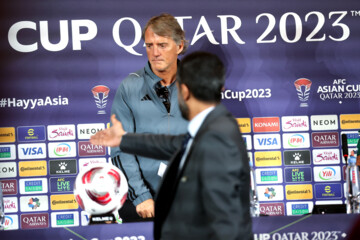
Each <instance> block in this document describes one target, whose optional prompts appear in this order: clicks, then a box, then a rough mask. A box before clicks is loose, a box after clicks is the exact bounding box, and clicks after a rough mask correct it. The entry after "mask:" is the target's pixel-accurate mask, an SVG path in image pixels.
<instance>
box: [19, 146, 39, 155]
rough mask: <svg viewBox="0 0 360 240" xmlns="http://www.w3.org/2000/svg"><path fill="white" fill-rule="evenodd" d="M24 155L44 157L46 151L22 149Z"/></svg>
mask: <svg viewBox="0 0 360 240" xmlns="http://www.w3.org/2000/svg"><path fill="white" fill-rule="evenodd" d="M21 150H22V151H23V154H24V155H43V154H44V151H43V149H42V147H39V148H38V147H32V148H21Z"/></svg>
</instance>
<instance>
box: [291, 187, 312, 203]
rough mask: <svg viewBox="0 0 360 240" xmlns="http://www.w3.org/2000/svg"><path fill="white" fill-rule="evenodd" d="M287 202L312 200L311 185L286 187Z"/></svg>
mask: <svg viewBox="0 0 360 240" xmlns="http://www.w3.org/2000/svg"><path fill="white" fill-rule="evenodd" d="M285 192H286V200H300V199H312V198H313V189H312V185H311V184H303V185H286V187H285Z"/></svg>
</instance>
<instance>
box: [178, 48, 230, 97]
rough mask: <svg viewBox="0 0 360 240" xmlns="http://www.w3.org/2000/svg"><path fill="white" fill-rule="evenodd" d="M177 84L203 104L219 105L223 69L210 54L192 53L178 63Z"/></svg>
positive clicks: (222, 84)
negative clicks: (183, 85) (184, 87)
mask: <svg viewBox="0 0 360 240" xmlns="http://www.w3.org/2000/svg"><path fill="white" fill-rule="evenodd" d="M176 79H177V81H178V84H179V85H180V84H185V85H186V86H187V87H188V88H189V91H190V92H191V93H192V95H193V96H194V97H195V98H196V99H198V100H200V101H204V102H208V103H219V102H220V100H221V89H222V88H223V86H224V82H225V68H224V65H223V63H222V62H221V60H220V59H219V58H218V57H217V56H216V55H214V54H212V53H207V52H193V53H191V54H189V55H187V56H185V57H184V58H183V59H182V61H181V62H180V65H179V68H178V71H177V77H176Z"/></svg>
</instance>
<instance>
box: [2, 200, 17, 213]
mask: <svg viewBox="0 0 360 240" xmlns="http://www.w3.org/2000/svg"><path fill="white" fill-rule="evenodd" d="M3 201H4V212H5V213H14V212H17V211H19V205H18V198H17V197H4V198H3Z"/></svg>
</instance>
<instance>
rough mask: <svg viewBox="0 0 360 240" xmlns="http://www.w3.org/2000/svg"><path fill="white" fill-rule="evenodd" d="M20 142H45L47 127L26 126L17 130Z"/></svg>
mask: <svg viewBox="0 0 360 240" xmlns="http://www.w3.org/2000/svg"><path fill="white" fill-rule="evenodd" d="M17 138H18V142H35V141H45V140H46V137H45V126H26V127H18V128H17Z"/></svg>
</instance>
